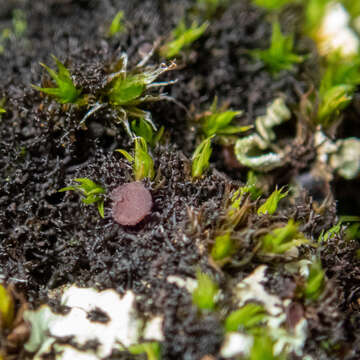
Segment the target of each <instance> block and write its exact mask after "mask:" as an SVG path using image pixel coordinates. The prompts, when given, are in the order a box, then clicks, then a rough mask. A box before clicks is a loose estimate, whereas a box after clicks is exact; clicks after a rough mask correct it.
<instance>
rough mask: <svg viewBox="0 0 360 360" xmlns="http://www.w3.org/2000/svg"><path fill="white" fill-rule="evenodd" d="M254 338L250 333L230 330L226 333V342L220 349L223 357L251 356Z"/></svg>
mask: <svg viewBox="0 0 360 360" xmlns="http://www.w3.org/2000/svg"><path fill="white" fill-rule="evenodd" d="M253 343H254V339H253V337H252V336H250V335H245V334H241V333H237V332H230V333H227V334H226V335H225V339H224V342H223V344H222V346H221V349H220V355H221V356H222V357H223V358H226V359H227V358H231V357H234V356H240V355H241V356H249V355H250V351H251V347H252V345H253Z"/></svg>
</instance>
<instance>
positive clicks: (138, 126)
mask: <svg viewBox="0 0 360 360" xmlns="http://www.w3.org/2000/svg"><path fill="white" fill-rule="evenodd" d="M131 130H132V131H133V132H134V133H135V135H136V136H138V137H142V138H144V139H145V141H146V142H147V143H148V144H149V145H150V146H152V147H154V146H155V145H156V144H157V143H158V142H159V141H160V139H161V137H162V136H163V134H164V130H165V128H164V127H163V126H162V127H161V128H160V130H159V131H157V132H156V133H155V132H154V130H153V128H152V126H151V125H150V124H149V123H148V122H147V121H145V120H144V119H143V118H139V119H137V120H133V121H132V122H131Z"/></svg>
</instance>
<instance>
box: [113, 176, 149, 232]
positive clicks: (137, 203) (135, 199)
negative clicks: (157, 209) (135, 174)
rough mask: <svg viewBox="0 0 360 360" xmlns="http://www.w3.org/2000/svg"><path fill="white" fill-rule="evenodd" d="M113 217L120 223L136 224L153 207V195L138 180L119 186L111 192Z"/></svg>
mask: <svg viewBox="0 0 360 360" xmlns="http://www.w3.org/2000/svg"><path fill="white" fill-rule="evenodd" d="M111 198H112V200H113V206H112V217H113V219H114V220H115V221H116V222H117V223H119V224H120V225H130V226H132V225H136V224H138V223H139V222H140V221H141V220H143V219H144V218H145V216H146V215H148V214H149V213H150V211H151V208H152V197H151V194H150V192H149V190H147V189H146V188H145V186H144V185H143V184H142V183H141V182H138V181H135V182H131V183H126V184H123V185H120V186H118V187H117V188H115V189H114V190H113V192H112V193H111Z"/></svg>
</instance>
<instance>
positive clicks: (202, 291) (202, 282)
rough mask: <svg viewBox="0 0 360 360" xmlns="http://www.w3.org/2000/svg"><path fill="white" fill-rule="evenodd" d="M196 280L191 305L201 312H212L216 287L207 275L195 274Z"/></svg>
mask: <svg viewBox="0 0 360 360" xmlns="http://www.w3.org/2000/svg"><path fill="white" fill-rule="evenodd" d="M196 278H197V287H196V289H195V290H194V292H193V293H192V298H193V303H194V304H195V305H196V306H197V307H198V308H199V309H201V310H208V311H212V310H214V309H215V303H216V295H217V294H218V292H219V288H218V285H217V284H216V283H215V282H214V280H213V279H212V278H211V277H210V276H209V275H208V274H206V273H202V272H201V271H198V272H197V274H196Z"/></svg>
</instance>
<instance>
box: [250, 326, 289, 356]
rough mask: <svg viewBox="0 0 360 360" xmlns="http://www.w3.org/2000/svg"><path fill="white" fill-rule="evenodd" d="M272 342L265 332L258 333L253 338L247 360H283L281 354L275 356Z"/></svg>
mask: <svg viewBox="0 0 360 360" xmlns="http://www.w3.org/2000/svg"><path fill="white" fill-rule="evenodd" d="M274 345H275V342H274V340H273V339H272V338H271V337H270V335H268V334H266V333H265V331H263V330H262V331H259V333H258V334H256V335H255V336H254V343H253V346H252V347H251V351H250V357H249V360H285V359H286V357H285V356H284V355H283V354H280V355H275V354H274V353H275V351H274Z"/></svg>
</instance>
